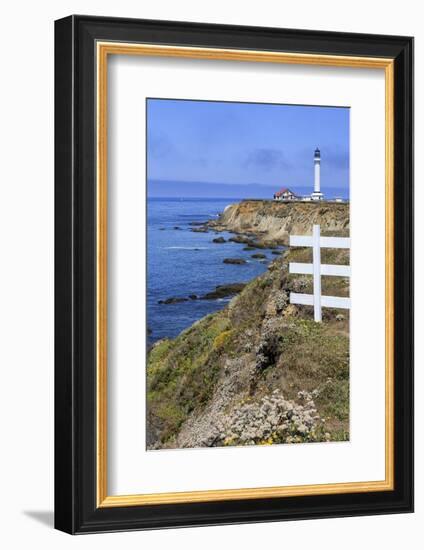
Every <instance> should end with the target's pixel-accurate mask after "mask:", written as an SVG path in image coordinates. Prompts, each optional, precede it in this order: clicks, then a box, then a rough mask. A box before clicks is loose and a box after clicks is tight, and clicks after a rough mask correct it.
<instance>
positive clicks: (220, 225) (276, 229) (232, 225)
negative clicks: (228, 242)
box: [209, 200, 349, 245]
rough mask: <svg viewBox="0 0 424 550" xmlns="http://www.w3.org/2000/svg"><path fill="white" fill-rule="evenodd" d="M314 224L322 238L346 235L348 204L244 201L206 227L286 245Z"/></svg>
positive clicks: (227, 209)
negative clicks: (248, 234) (318, 225)
mask: <svg viewBox="0 0 424 550" xmlns="http://www.w3.org/2000/svg"><path fill="white" fill-rule="evenodd" d="M314 224H320V225H321V233H322V234H324V235H338V236H348V235H349V204H345V203H318V202H293V203H290V202H286V203H285V202H277V201H261V200H245V201H241V202H239V203H237V204H232V205H230V206H228V207H227V208H226V209H225V211H224V212H223V213H222V214H221V216H220V218H219V219H218V220H217V221H214V222H210V224H209V225H212V226H213V227H214V228H215V229H217V230H227V231H233V232H236V233H254V234H255V235H258V236H260V237H261V238H262V239H263V240H272V241H278V242H280V243H281V244H285V245H287V244H288V240H289V235H290V234H292V235H294V234H297V235H305V234H310V233H312V226H313V225H314Z"/></svg>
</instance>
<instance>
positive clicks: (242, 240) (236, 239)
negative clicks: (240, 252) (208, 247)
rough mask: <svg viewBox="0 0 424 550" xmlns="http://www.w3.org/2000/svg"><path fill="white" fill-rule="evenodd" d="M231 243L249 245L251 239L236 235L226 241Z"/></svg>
mask: <svg viewBox="0 0 424 550" xmlns="http://www.w3.org/2000/svg"><path fill="white" fill-rule="evenodd" d="M228 240H229V241H230V242H232V243H242V244H250V242H251V239H249V237H246V236H244V235H236V236H235V237H230V238H229V239H228Z"/></svg>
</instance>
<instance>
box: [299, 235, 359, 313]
mask: <svg viewBox="0 0 424 550" xmlns="http://www.w3.org/2000/svg"><path fill="white" fill-rule="evenodd" d="M290 246H307V247H312V263H311V264H310V263H296V262H290V264H289V272H290V273H298V274H301V275H312V276H313V294H299V293H296V292H290V303H291V304H296V305H306V306H314V320H315V321H316V322H318V323H320V322H321V321H322V310H321V308H322V307H334V308H341V309H350V298H344V297H339V296H322V295H321V276H322V275H329V276H334V277H350V276H351V271H350V266H349V265H332V264H322V263H321V248H348V249H350V239H349V238H346V237H321V228H320V226H319V225H314V226H313V230H312V236H308V235H290Z"/></svg>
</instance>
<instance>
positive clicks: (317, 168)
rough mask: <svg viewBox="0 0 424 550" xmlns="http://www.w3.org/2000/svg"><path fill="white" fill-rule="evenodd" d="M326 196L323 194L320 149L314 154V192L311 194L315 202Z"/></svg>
mask: <svg viewBox="0 0 424 550" xmlns="http://www.w3.org/2000/svg"><path fill="white" fill-rule="evenodd" d="M323 198H324V195H323V194H322V193H321V151H320V150H319V149H318V147H317V148H316V149H315V153H314V192H313V193H312V194H311V199H312V200H313V201H321V200H322V199H323Z"/></svg>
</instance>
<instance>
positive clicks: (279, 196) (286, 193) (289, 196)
mask: <svg viewBox="0 0 424 550" xmlns="http://www.w3.org/2000/svg"><path fill="white" fill-rule="evenodd" d="M296 199H299V197H298V196H297V195H295V194H294V193H293V191H290V189H289V188H288V187H283V188H282V189H280V190H279V191H277V192H276V193H274V200H276V201H294V200H296Z"/></svg>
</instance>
